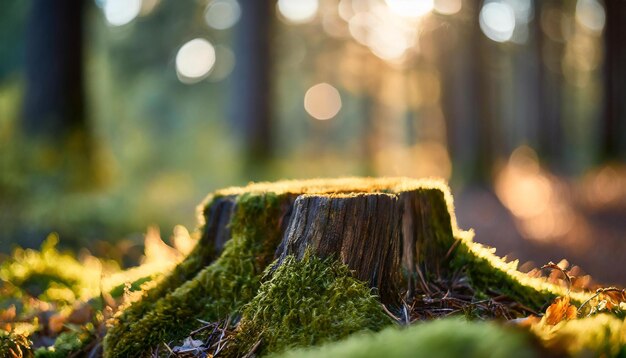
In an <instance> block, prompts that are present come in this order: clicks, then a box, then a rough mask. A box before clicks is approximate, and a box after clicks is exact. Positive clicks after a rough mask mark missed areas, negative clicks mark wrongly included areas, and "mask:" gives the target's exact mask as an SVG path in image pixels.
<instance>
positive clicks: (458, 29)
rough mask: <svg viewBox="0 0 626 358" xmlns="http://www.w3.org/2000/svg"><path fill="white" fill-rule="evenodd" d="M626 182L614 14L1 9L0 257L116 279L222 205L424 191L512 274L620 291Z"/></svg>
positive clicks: (70, 0) (623, 96)
mask: <svg viewBox="0 0 626 358" xmlns="http://www.w3.org/2000/svg"><path fill="white" fill-rule="evenodd" d="M625 162H626V1H618V0H605V1H604V2H602V1H600V0H545V1H539V0H534V1H533V0H485V1H480V0H340V1H337V0H278V1H258V0H238V1H237V0H195V1H174V0H96V1H86V0H84V1H83V0H81V1H79V0H55V1H49V0H29V1H26V0H3V1H2V2H1V3H0V242H1V247H0V251H2V252H3V253H4V254H7V253H9V252H10V250H11V249H12V247H14V246H15V245H20V246H24V247H38V246H39V245H40V243H41V242H42V241H43V240H44V239H45V237H46V236H47V235H48V234H49V233H50V232H57V233H58V234H59V235H60V238H61V246H63V247H65V248H69V249H73V250H75V251H78V250H79V248H81V247H85V248H88V249H89V250H90V251H91V252H92V253H94V254H96V255H99V256H103V257H110V258H114V259H117V260H121V261H123V262H124V263H125V264H126V265H128V264H132V263H136V261H137V260H139V255H141V253H142V247H141V246H142V244H143V234H142V233H143V232H145V230H146V227H147V226H148V225H152V224H153V225H157V226H158V227H160V228H161V231H162V234H163V236H164V237H167V236H168V235H169V233H170V232H172V231H178V232H180V231H181V230H184V229H183V227H186V228H188V229H189V230H192V229H193V228H194V227H195V225H196V218H195V206H196V205H197V204H198V203H199V202H200V201H201V200H202V199H203V197H204V196H205V195H206V194H207V193H208V192H210V191H212V190H214V189H216V188H219V187H224V186H230V185H240V184H245V183H247V182H248V181H250V180H276V179H280V178H305V177H330V176H340V175H341V176H343V175H359V176H385V175H388V176H398V175H402V176H410V177H424V176H438V177H443V178H445V179H447V180H449V181H450V183H451V187H452V189H453V191H454V193H455V199H456V200H455V201H456V206H457V216H458V217H459V222H460V225H461V227H463V228H469V227H473V228H475V229H476V232H477V238H476V240H477V241H479V242H483V243H486V244H489V245H493V246H496V247H497V248H498V252H499V253H500V254H501V255H503V254H507V253H510V254H511V256H512V257H517V258H519V259H521V261H522V262H526V261H533V262H534V264H533V263H528V264H527V265H523V266H522V267H523V268H525V269H530V268H531V267H532V266H533V265H535V266H536V265H541V264H543V263H546V262H547V261H549V260H557V261H558V260H559V259H560V258H562V257H567V258H568V259H569V260H570V262H571V263H573V264H577V265H581V266H582V267H583V269H584V270H585V271H586V272H588V273H590V274H592V276H594V278H595V279H596V280H598V281H600V282H603V283H618V284H621V285H624V284H626V265H623V262H625V260H626V166H625V165H624V163H625ZM176 225H182V226H176Z"/></svg>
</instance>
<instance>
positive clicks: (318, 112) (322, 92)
mask: <svg viewBox="0 0 626 358" xmlns="http://www.w3.org/2000/svg"><path fill="white" fill-rule="evenodd" d="M304 109H305V110H306V111H307V113H308V114H309V115H311V117H313V118H315V119H318V120H321V121H323V120H327V119H331V118H333V117H335V116H336V115H337V113H339V110H340V109H341V96H340V95H339V91H337V89H336V88H335V87H333V86H331V85H329V84H328V83H324V82H323V83H318V84H316V85H314V86H312V87H311V88H309V89H308V90H307V91H306V94H305V95H304Z"/></svg>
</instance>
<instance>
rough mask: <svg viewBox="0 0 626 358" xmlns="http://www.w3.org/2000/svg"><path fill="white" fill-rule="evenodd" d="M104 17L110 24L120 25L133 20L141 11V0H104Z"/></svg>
mask: <svg viewBox="0 0 626 358" xmlns="http://www.w3.org/2000/svg"><path fill="white" fill-rule="evenodd" d="M102 7H103V10H104V17H105V18H106V20H107V22H108V23H109V24H110V25H111V26H122V25H126V24H128V23H129V22H131V21H133V20H134V19H135V18H136V17H137V15H139V12H140V11H141V0H106V1H104V3H103V6H102Z"/></svg>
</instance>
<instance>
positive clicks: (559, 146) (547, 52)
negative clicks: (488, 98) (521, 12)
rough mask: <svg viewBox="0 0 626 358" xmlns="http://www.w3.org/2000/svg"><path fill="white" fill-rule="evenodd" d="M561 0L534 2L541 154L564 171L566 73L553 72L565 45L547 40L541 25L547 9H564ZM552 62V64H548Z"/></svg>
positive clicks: (558, 65)
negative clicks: (542, 15)
mask: <svg viewBox="0 0 626 358" xmlns="http://www.w3.org/2000/svg"><path fill="white" fill-rule="evenodd" d="M562 6H563V2H562V0H548V1H535V2H534V10H535V19H534V20H533V22H532V23H533V24H534V26H535V27H534V34H535V44H536V46H535V49H536V53H537V61H538V81H537V87H536V88H537V91H536V98H537V101H538V105H539V110H538V116H539V118H538V127H537V130H538V133H537V136H538V137H537V138H538V151H539V153H540V154H541V155H542V157H544V158H546V160H547V162H548V163H549V165H550V166H551V167H552V169H555V170H563V168H564V163H563V145H564V144H563V142H564V138H563V123H562V120H563V118H562V117H563V116H562V113H561V112H562V108H561V106H562V102H563V93H562V87H563V82H564V80H563V74H562V73H561V72H560V71H559V72H555V71H554V70H551V69H550V67H551V68H552V69H554V68H559V69H560V67H561V61H562V59H563V44H561V43H557V42H555V41H553V40H551V39H550V38H548V37H546V34H545V32H544V30H543V29H542V27H541V26H542V25H541V14H542V13H543V11H544V10H545V9H546V8H562ZM548 62H550V63H548Z"/></svg>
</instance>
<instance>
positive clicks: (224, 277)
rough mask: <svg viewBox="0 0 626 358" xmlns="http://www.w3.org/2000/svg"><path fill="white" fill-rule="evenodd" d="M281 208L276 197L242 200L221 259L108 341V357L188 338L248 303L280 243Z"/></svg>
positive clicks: (265, 195)
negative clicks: (201, 322) (200, 326)
mask: <svg viewBox="0 0 626 358" xmlns="http://www.w3.org/2000/svg"><path fill="white" fill-rule="evenodd" d="M280 203H281V200H280V198H279V197H278V196H276V195H275V194H272V193H248V194H243V195H241V196H239V197H238V199H237V206H236V210H235V213H234V216H233V218H232V220H231V236H232V238H231V240H230V241H228V242H227V243H226V245H225V247H224V251H223V253H222V255H221V256H220V257H219V258H218V259H217V260H216V261H215V262H214V263H213V264H211V265H210V266H207V267H206V268H204V269H202V270H201V271H200V272H199V273H198V274H197V275H196V276H195V277H194V278H193V279H191V280H189V281H187V282H185V283H184V284H183V285H181V286H180V287H178V288H177V289H175V290H174V291H172V292H171V293H169V294H167V295H165V296H164V297H163V298H161V299H160V300H158V301H157V302H156V303H155V305H154V308H153V309H152V310H150V311H148V312H147V313H146V314H145V316H143V317H141V318H140V319H139V320H137V321H136V322H128V323H127V325H128V332H127V333H126V334H123V335H117V336H116V337H115V338H116V339H115V340H113V339H112V338H111V337H109V338H107V339H108V344H107V345H106V346H105V356H108V357H129V356H133V357H134V356H138V355H140V354H141V353H145V352H146V351H148V350H149V349H150V348H152V347H154V346H156V345H158V344H160V343H162V342H169V341H172V340H177V339H181V338H184V337H185V336H186V335H187V334H188V333H189V331H190V330H191V329H193V328H194V327H196V326H197V325H198V322H197V321H196V318H201V319H204V320H209V321H213V320H217V319H219V318H224V317H227V316H228V315H231V314H234V313H235V312H237V311H238V310H239V308H241V306H242V305H243V304H245V303H246V302H248V301H250V300H251V299H252V297H254V295H255V293H256V291H257V289H258V287H259V286H260V276H261V274H262V272H263V270H264V269H265V267H266V266H267V265H268V264H269V262H270V261H271V259H272V257H273V254H274V250H275V247H276V245H277V244H278V241H279V240H280V222H279V220H280Z"/></svg>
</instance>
